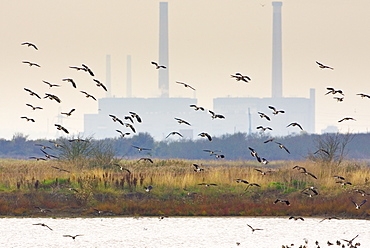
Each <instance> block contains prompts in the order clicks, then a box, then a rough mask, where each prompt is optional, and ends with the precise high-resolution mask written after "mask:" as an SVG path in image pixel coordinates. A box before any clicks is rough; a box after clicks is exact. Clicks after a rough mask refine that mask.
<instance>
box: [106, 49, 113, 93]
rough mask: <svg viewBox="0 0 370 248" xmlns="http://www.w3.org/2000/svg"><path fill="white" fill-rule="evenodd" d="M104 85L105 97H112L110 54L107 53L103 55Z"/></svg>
mask: <svg viewBox="0 0 370 248" xmlns="http://www.w3.org/2000/svg"><path fill="white" fill-rule="evenodd" d="M105 63H106V68H105V76H106V78H105V85H106V86H107V93H106V97H108V98H109V97H112V82H111V67H110V54H107V55H106V57H105Z"/></svg>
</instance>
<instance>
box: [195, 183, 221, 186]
mask: <svg viewBox="0 0 370 248" xmlns="http://www.w3.org/2000/svg"><path fill="white" fill-rule="evenodd" d="M198 185H204V186H206V187H210V186H217V184H215V183H198Z"/></svg>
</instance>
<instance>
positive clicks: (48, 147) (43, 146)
mask: <svg viewBox="0 0 370 248" xmlns="http://www.w3.org/2000/svg"><path fill="white" fill-rule="evenodd" d="M35 146H41V149H44V150H45V149H51V147H50V146H46V145H43V144H35Z"/></svg>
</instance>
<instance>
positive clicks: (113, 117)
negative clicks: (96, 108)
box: [109, 115, 124, 125]
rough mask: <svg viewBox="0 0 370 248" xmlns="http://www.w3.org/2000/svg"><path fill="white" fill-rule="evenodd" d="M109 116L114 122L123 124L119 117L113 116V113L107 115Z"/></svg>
mask: <svg viewBox="0 0 370 248" xmlns="http://www.w3.org/2000/svg"><path fill="white" fill-rule="evenodd" d="M109 117H111V118H112V120H113V121H114V122H118V123H120V124H121V125H124V124H123V121H122V120H121V119H119V118H118V117H117V116H115V115H109Z"/></svg>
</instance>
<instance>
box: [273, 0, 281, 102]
mask: <svg viewBox="0 0 370 248" xmlns="http://www.w3.org/2000/svg"><path fill="white" fill-rule="evenodd" d="M282 5H283V3H282V2H272V6H273V20H272V22H273V23H272V97H280V98H281V97H283V87H282V85H283V82H282V81H283V76H282V55H281V6H282Z"/></svg>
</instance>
